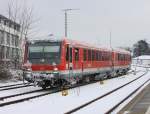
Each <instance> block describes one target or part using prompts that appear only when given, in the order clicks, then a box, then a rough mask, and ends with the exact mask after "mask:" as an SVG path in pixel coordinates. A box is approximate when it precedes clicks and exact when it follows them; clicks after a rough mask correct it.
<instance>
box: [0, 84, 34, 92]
mask: <svg viewBox="0 0 150 114" xmlns="http://www.w3.org/2000/svg"><path fill="white" fill-rule="evenodd" d="M29 86H33V84H28V83H25V84H23V83H22V84H13V85H7V86H0V91H4V90H12V89H18V88H24V87H29Z"/></svg>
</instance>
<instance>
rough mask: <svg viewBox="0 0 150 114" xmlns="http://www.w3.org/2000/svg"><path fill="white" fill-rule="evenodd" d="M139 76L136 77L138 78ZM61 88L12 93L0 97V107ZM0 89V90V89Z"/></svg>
mask: <svg viewBox="0 0 150 114" xmlns="http://www.w3.org/2000/svg"><path fill="white" fill-rule="evenodd" d="M140 77H141V76H140ZM140 77H138V79H139V78H140ZM98 81H99V80H97V81H92V82H89V83H82V84H77V85H74V86H72V87H69V88H67V89H73V88H76V87H81V86H85V85H88V84H93V83H96V82H98ZM21 86H22V85H21ZM30 86H32V85H30ZM11 88H15V87H11ZM16 88H19V87H16ZM20 88H21V87H20ZM3 90H8V88H3ZM61 90H62V88H52V89H46V90H43V89H39V90H33V91H29V92H24V93H18V94H13V95H8V96H4V97H0V107H3V106H7V105H11V104H15V103H20V102H24V101H28V100H30V99H35V98H38V97H42V96H46V95H49V94H53V93H56V92H60V91H61ZM0 91H1V89H0Z"/></svg>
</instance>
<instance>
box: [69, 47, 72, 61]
mask: <svg viewBox="0 0 150 114" xmlns="http://www.w3.org/2000/svg"><path fill="white" fill-rule="evenodd" d="M69 50H70V53H69V58H70V62H72V48H69Z"/></svg>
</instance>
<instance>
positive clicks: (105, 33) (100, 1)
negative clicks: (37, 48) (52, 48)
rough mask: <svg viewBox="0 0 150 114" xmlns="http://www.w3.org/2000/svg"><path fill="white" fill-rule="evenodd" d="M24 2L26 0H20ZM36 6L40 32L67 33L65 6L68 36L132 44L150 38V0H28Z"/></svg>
mask: <svg viewBox="0 0 150 114" xmlns="http://www.w3.org/2000/svg"><path fill="white" fill-rule="evenodd" d="M8 1H9V0H0V13H1V14H3V15H6V10H7V4H8ZM18 1H21V2H22V3H23V0H18ZM26 1H27V4H28V7H34V15H35V17H36V18H39V19H40V21H39V22H38V23H37V25H36V27H37V28H38V33H37V34H38V36H46V35H48V34H54V35H55V36H64V12H63V11H62V9H66V8H73V9H74V8H75V9H80V10H76V11H71V12H69V13H68V38H70V39H76V40H79V41H86V42H88V43H90V42H91V43H92V44H93V43H94V44H102V45H109V42H110V41H109V37H110V35H109V33H110V31H111V34H112V35H111V36H112V45H113V46H115V47H119V46H132V45H133V44H134V43H135V42H137V41H138V40H140V39H146V40H147V41H149V40H148V39H149V38H150V0H26Z"/></svg>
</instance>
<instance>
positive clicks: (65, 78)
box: [23, 67, 129, 89]
mask: <svg viewBox="0 0 150 114" xmlns="http://www.w3.org/2000/svg"><path fill="white" fill-rule="evenodd" d="M128 70H129V67H127V68H124V69H114V70H112V69H111V70H107V71H103V72H102V71H101V72H92V73H90V72H89V73H83V72H81V73H78V74H75V73H71V74H65V75H63V74H60V73H58V72H53V73H43V72H41V73H34V72H32V71H24V74H23V79H24V80H26V81H28V82H30V83H34V85H38V86H40V87H42V88H43V89H46V88H47V87H50V88H51V87H62V86H72V85H75V84H77V83H83V82H85V83H88V82H90V81H94V80H104V79H108V78H113V77H117V76H120V75H125V74H126V73H127V71H128Z"/></svg>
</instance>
